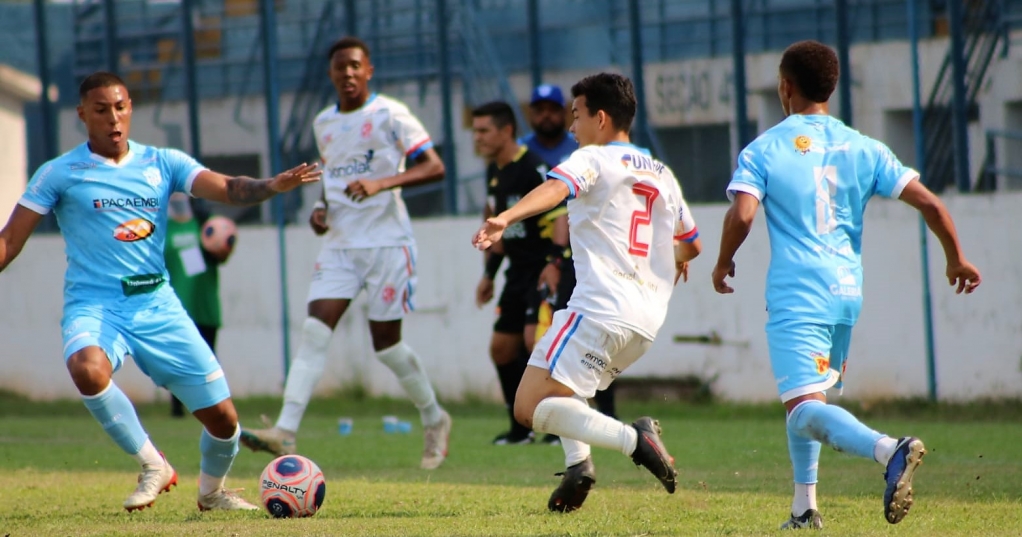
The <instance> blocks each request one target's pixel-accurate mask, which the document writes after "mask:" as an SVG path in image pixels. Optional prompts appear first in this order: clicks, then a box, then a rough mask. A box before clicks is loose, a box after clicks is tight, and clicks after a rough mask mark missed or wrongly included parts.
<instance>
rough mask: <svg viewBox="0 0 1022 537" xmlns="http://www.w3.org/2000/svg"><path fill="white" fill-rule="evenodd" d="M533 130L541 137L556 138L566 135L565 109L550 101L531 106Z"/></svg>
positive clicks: (530, 117) (530, 116)
mask: <svg viewBox="0 0 1022 537" xmlns="http://www.w3.org/2000/svg"><path fill="white" fill-rule="evenodd" d="M529 111H530V112H531V114H530V115H529V119H530V120H531V121H532V130H534V131H536V133H538V134H539V135H541V136H545V137H549V138H555V137H557V136H560V135H561V134H563V133H564V122H565V116H566V114H565V110H564V107H563V106H561V105H559V104H557V103H555V102H550V101H539V102H538V103H536V104H533V105H530V106H529Z"/></svg>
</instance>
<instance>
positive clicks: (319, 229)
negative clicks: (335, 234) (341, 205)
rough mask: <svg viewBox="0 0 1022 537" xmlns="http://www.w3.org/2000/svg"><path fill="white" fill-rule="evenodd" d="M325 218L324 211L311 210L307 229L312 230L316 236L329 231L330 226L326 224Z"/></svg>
mask: <svg viewBox="0 0 1022 537" xmlns="http://www.w3.org/2000/svg"><path fill="white" fill-rule="evenodd" d="M326 217H327V212H326V209H313V210H312V214H311V215H309V227H311V228H312V232H313V233H315V234H316V235H323V234H324V233H326V232H327V231H329V230H330V224H327V223H326Z"/></svg>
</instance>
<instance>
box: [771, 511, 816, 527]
mask: <svg viewBox="0 0 1022 537" xmlns="http://www.w3.org/2000/svg"><path fill="white" fill-rule="evenodd" d="M781 529H782V530H822V529H823V517H822V516H821V515H820V512H819V511H817V510H816V509H808V510H806V512H805V513H802V516H795V515H791V518H790V519H788V521H787V522H785V523H784V524H781Z"/></svg>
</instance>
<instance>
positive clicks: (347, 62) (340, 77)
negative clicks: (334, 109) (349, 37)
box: [330, 47, 373, 107]
mask: <svg viewBox="0 0 1022 537" xmlns="http://www.w3.org/2000/svg"><path fill="white" fill-rule="evenodd" d="M371 78H373V66H372V64H371V63H370V62H369V58H367V57H366V55H365V52H364V51H363V50H362V49H360V48H358V47H352V48H345V49H341V50H338V51H336V52H334V55H333V56H332V57H331V58H330V81H331V82H333V84H334V88H335V89H336V90H337V96H338V98H340V100H341V106H342V107H344V105H345V104H349V103H350V104H354V105H356V107H357V106H361V105H362V103H364V102H365V101H366V99H368V98H369V80H370V79H371Z"/></svg>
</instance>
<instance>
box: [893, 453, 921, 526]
mask: <svg viewBox="0 0 1022 537" xmlns="http://www.w3.org/2000/svg"><path fill="white" fill-rule="evenodd" d="M925 454H926V447H925V446H923V441H922V440H920V439H918V438H916V437H914V436H905V437H902V438H901V439H899V440H898V447H897V448H895V450H894V455H891V460H889V461H887V471H886V472H884V480H885V481H887V488H886V489H884V519H885V520H887V521H888V522H890V523H891V524H897V523H898V522H901V519H903V518H905V515H907V514H908V510H909V508H911V507H912V477H913V475H914V474H915V471H916V469H917V468H919V465H920V464H922V463H923V455H925Z"/></svg>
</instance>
